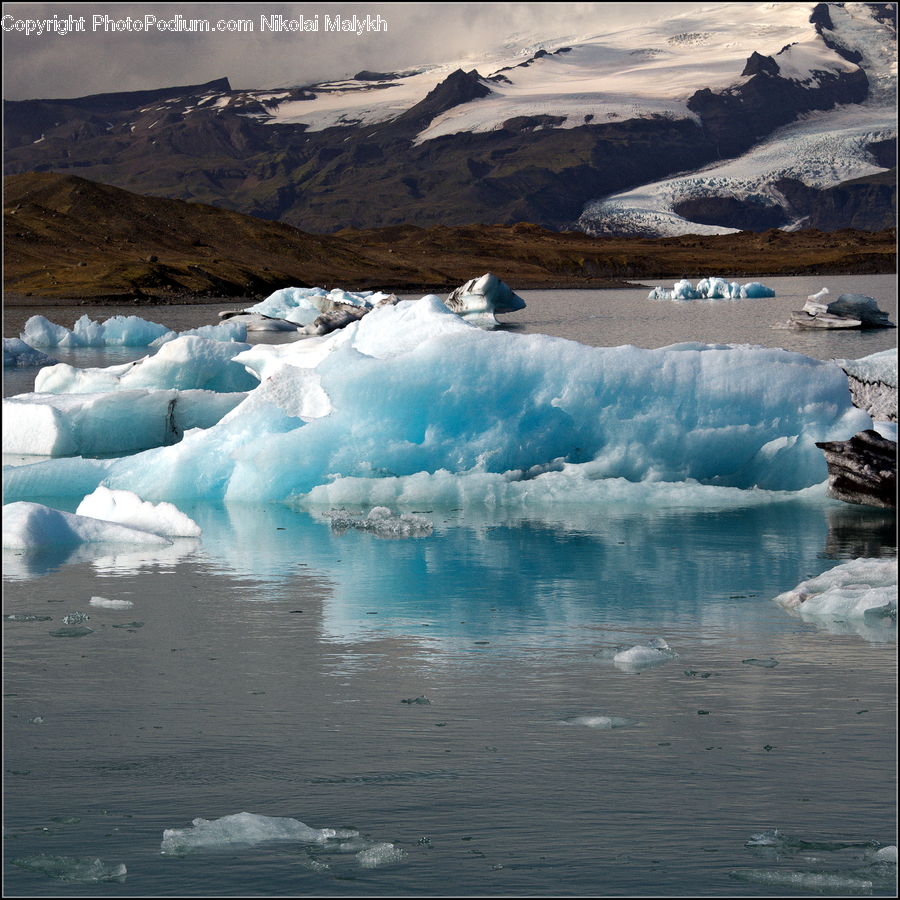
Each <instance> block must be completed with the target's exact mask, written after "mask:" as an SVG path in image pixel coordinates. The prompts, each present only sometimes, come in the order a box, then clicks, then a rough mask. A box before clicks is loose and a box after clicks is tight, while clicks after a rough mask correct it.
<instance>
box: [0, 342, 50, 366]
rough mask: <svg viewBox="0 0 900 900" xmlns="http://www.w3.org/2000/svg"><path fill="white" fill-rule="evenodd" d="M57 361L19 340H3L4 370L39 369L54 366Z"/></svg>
mask: <svg viewBox="0 0 900 900" xmlns="http://www.w3.org/2000/svg"><path fill="white" fill-rule="evenodd" d="M55 364H56V360H55V359H54V358H53V357H52V356H47V354H46V353H42V352H41V351H40V350H35V348H34V347H31V346H29V345H28V344H26V343H25V341H23V340H20V339H19V338H3V368H4V369H9V368H20V369H24V368H38V367H39V366H52V365H55Z"/></svg>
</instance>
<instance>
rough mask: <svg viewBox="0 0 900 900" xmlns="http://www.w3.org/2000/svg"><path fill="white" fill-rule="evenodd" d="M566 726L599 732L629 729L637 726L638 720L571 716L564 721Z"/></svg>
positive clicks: (597, 716) (617, 717)
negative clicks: (630, 726) (579, 726)
mask: <svg viewBox="0 0 900 900" xmlns="http://www.w3.org/2000/svg"><path fill="white" fill-rule="evenodd" d="M563 724H564V725H582V726H584V727H585V728H596V729H598V730H599V731H610V730H612V729H613V728H627V727H628V726H629V725H635V724H637V719H628V718H626V717H624V716H602V715H592V716H571V717H570V718H568V719H563Z"/></svg>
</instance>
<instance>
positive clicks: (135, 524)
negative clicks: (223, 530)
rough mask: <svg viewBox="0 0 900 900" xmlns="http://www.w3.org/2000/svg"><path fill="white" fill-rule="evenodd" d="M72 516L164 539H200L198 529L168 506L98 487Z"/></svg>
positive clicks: (184, 516)
mask: <svg viewBox="0 0 900 900" xmlns="http://www.w3.org/2000/svg"><path fill="white" fill-rule="evenodd" d="M75 513H76V514H77V515H79V516H90V517H91V518H94V519H103V520H104V521H107V522H118V523H119V524H120V525H127V526H128V527H129V528H140V529H141V530H142V531H149V532H151V533H152V534H159V535H163V536H165V537H199V536H200V526H199V525H198V524H197V523H196V522H195V521H194V520H193V519H191V518H190V517H189V516H186V515H185V514H184V513H183V512H182V511H181V510H180V509H178V508H177V507H176V506H174V505H173V504H171V503H166V502H165V501H161V502H159V503H151V502H150V501H149V500H141V498H140V497H138V495H137V494H135V493H134V492H133V491H124V490H110V489H109V488H106V487H103V485H100V486H99V487H98V488H97V490H95V491H94V492H93V493H92V494H88V496H86V497H85V498H84V499H83V500H82V501H81V503H79V504H78V508H77V509H76V510H75Z"/></svg>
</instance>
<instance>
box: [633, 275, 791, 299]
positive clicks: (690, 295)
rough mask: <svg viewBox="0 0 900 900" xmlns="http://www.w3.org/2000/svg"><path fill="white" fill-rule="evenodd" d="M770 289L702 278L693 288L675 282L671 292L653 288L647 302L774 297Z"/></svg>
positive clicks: (681, 282) (753, 283) (684, 281)
mask: <svg viewBox="0 0 900 900" xmlns="http://www.w3.org/2000/svg"><path fill="white" fill-rule="evenodd" d="M774 296H775V291H774V290H772V288H769V287H766V286H765V285H764V284H760V283H759V282H758V281H750V282H747V284H744V285H740V284H738V283H737V282H736V281H732V282H727V281H725V280H724V279H723V278H719V277H718V276H713V277H712V278H702V279H701V280H700V281H698V282H697V286H696V287H694V286H693V285H692V284H691V283H690V281H687V280H686V279H682V280H681V281H676V282H675V285H674V286H673V288H672V290H671V291H667V290H666V289H665V288H663V287H655V288H654V289H653V290H652V291H650V293H649V294H648V295H647V299H648V300H739V299H746V298H748V297H750V298H754V299H755V298H759V297H774Z"/></svg>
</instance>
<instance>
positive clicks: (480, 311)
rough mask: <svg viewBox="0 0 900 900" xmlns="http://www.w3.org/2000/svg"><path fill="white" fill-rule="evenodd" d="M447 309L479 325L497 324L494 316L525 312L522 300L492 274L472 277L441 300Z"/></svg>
mask: <svg viewBox="0 0 900 900" xmlns="http://www.w3.org/2000/svg"><path fill="white" fill-rule="evenodd" d="M445 303H446V305H447V309H449V310H451V312H455V313H456V314H457V315H458V316H462V318H464V319H471V320H475V321H477V322H479V323H481V324H494V325H496V324H497V320H496V319H495V318H494V316H495V315H496V314H497V313H510V312H516V311H517V310H520V309H525V301H524V300H523V299H522V298H521V297H520V296H519V295H518V294H515V293H513V291H512V289H511V288H510V287H509V285H507V284H506V283H505V282H503V281H501V280H500V279H499V278H498V277H497V276H496V275H494V274H493V273H491V272H487V273H486V274H484V275H482V276H481V278H472V279H470V280H469V281H467V282H466V283H465V284H464V285H461V286H460V287H458V288H456V290H454V291H452V292H451V293H450V295H449V296H448V297H447V299H446V301H445Z"/></svg>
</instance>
